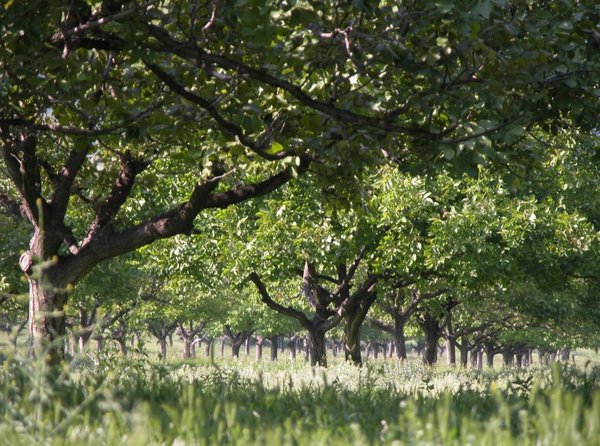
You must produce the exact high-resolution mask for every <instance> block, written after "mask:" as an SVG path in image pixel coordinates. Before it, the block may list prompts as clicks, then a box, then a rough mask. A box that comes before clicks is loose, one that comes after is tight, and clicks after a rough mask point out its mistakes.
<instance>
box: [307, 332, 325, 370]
mask: <svg viewBox="0 0 600 446" xmlns="http://www.w3.org/2000/svg"><path fill="white" fill-rule="evenodd" d="M307 345H308V349H309V355H310V365H311V366H315V365H320V366H322V367H327V351H326V349H325V332H324V331H323V330H319V329H318V328H316V329H312V330H309V333H308V343H307Z"/></svg>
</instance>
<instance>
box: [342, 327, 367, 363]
mask: <svg viewBox="0 0 600 446" xmlns="http://www.w3.org/2000/svg"><path fill="white" fill-rule="evenodd" d="M363 320H364V317H363V318H358V317H355V318H352V319H348V320H346V325H345V326H344V356H345V358H346V361H350V362H352V363H353V364H356V365H362V358H361V351H360V327H361V325H362V321H363Z"/></svg>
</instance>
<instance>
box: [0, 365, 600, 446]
mask: <svg viewBox="0 0 600 446" xmlns="http://www.w3.org/2000/svg"><path fill="white" fill-rule="evenodd" d="M2 369H3V373H2V377H1V381H0V384H1V386H2V388H1V391H0V444H7V445H8V444H11V445H32V444H36V445H38V444H39V445H82V444H86V445H149V444H152V445H163V444H164V445H188V444H190V445H215V444H217V445H224V444H232V445H258V444H265V445H267V444H268V445H277V444H284V445H337V444H340V445H342V444H343V445H347V444H389V445H397V446H399V445H513V444H519V445H536V446H539V445H560V446H564V445H600V390H599V384H600V369H598V368H593V367H588V368H586V369H576V368H573V367H565V366H555V367H554V368H552V369H550V368H548V369H526V370H518V369H502V370H485V371H477V370H443V369H440V370H435V369H429V368H426V367H424V366H423V365H421V364H420V363H419V362H418V361H407V362H405V363H402V364H400V363H397V362H392V361H390V362H378V363H374V364H371V365H367V366H366V367H363V368H361V369H359V368H356V367H352V366H349V365H348V364H346V363H344V362H342V361H337V360H334V361H332V364H331V366H330V368H328V369H321V368H310V367H308V366H306V365H305V364H304V363H303V362H300V361H299V362H292V361H280V362H278V363H269V362H261V363H254V362H245V361H237V362H233V361H230V362H217V363H213V362H210V361H204V362H202V361H197V362H185V363H183V362H180V363H171V364H156V363H152V362H150V361H148V360H144V359H139V360H124V359H121V358H118V357H116V356H112V355H110V354H105V355H101V356H92V355H88V356H87V357H83V358H78V359H77V360H75V361H72V362H71V363H69V364H65V366H64V367H63V368H62V369H60V370H55V369H54V370H49V369H47V368H46V366H45V365H44V363H43V362H41V361H32V360H26V359H23V358H8V359H7V360H6V361H5V362H4V364H3V365H2Z"/></svg>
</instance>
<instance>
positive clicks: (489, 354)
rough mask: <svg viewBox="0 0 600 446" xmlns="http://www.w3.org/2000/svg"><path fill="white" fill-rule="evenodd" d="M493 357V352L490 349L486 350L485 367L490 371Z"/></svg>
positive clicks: (492, 365)
mask: <svg viewBox="0 0 600 446" xmlns="http://www.w3.org/2000/svg"><path fill="white" fill-rule="evenodd" d="M494 356H495V351H494V350H493V349H491V348H488V349H487V351H486V357H487V366H488V368H490V369H493V368H494Z"/></svg>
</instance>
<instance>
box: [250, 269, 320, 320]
mask: <svg viewBox="0 0 600 446" xmlns="http://www.w3.org/2000/svg"><path fill="white" fill-rule="evenodd" d="M248 279H249V280H251V281H252V282H253V283H254V285H255V286H256V288H257V289H258V292H259V294H260V298H261V300H262V301H263V302H264V303H265V304H266V305H267V306H268V307H269V308H271V309H272V310H275V311H277V312H278V313H280V314H283V315H285V316H288V317H291V318H294V319H296V320H297V321H298V322H300V324H301V325H302V326H303V327H304V328H309V327H310V321H309V319H308V317H306V315H305V314H304V313H303V312H302V311H300V310H297V309H295V308H292V307H284V306H283V305H281V304H279V303H277V302H275V301H274V300H273V299H272V298H271V296H270V295H269V293H268V291H267V288H266V287H265V285H264V284H263V283H262V281H261V280H260V277H259V276H258V274H257V273H255V272H252V273H251V274H250V275H249V276H248Z"/></svg>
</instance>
